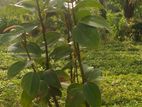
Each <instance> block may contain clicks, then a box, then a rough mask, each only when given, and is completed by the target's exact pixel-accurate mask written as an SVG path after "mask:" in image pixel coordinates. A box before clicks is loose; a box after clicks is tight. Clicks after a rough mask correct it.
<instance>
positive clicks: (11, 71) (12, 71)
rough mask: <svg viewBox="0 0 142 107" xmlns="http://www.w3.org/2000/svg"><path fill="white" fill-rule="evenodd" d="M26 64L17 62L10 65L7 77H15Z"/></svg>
mask: <svg viewBox="0 0 142 107" xmlns="http://www.w3.org/2000/svg"><path fill="white" fill-rule="evenodd" d="M26 62H27V61H18V62H16V63H14V64H12V65H11V66H10V67H9V69H8V73H7V75H8V77H9V78H13V77H14V76H16V75H17V74H18V73H19V72H20V71H22V70H23V69H24V68H25V66H26Z"/></svg>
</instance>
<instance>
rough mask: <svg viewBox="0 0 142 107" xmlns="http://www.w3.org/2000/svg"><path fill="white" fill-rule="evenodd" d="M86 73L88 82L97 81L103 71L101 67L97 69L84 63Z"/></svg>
mask: <svg viewBox="0 0 142 107" xmlns="http://www.w3.org/2000/svg"><path fill="white" fill-rule="evenodd" d="M83 69H84V74H85V78H86V80H87V82H97V79H98V77H99V76H101V73H102V72H101V71H100V70H99V69H95V68H94V67H88V66H87V65H85V64H84V65H83Z"/></svg>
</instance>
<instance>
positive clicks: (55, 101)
mask: <svg viewBox="0 0 142 107" xmlns="http://www.w3.org/2000/svg"><path fill="white" fill-rule="evenodd" d="M53 100H54V103H55V106H56V107H60V106H59V103H58V100H57V99H56V96H53Z"/></svg>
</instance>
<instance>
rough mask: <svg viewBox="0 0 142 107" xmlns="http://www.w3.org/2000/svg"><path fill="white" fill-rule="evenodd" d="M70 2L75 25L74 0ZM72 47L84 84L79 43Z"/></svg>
mask: <svg viewBox="0 0 142 107" xmlns="http://www.w3.org/2000/svg"><path fill="white" fill-rule="evenodd" d="M71 2H72V15H73V21H74V25H76V24H77V22H76V18H75V11H74V7H73V2H74V0H71ZM74 48H75V52H76V55H77V60H78V63H79V68H80V72H81V78H82V84H84V83H85V82H86V78H85V74H84V70H83V66H82V60H81V55H80V47H79V44H78V43H76V42H74ZM85 105H86V107H90V105H89V104H88V103H87V102H85Z"/></svg>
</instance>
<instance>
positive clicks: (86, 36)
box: [73, 24, 100, 48]
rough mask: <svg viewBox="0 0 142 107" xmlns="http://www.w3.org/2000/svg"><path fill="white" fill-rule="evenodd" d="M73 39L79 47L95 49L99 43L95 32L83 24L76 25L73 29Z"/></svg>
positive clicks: (98, 37)
mask: <svg viewBox="0 0 142 107" xmlns="http://www.w3.org/2000/svg"><path fill="white" fill-rule="evenodd" d="M73 39H74V40H75V41H76V42H77V43H79V44H80V45H82V46H85V47H88V48H96V47H97V46H98V45H99V42H100V36H99V34H98V32H97V30H96V29H95V28H93V27H91V26H87V25H84V24H78V25H77V26H76V27H75V28H74V29H73Z"/></svg>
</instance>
